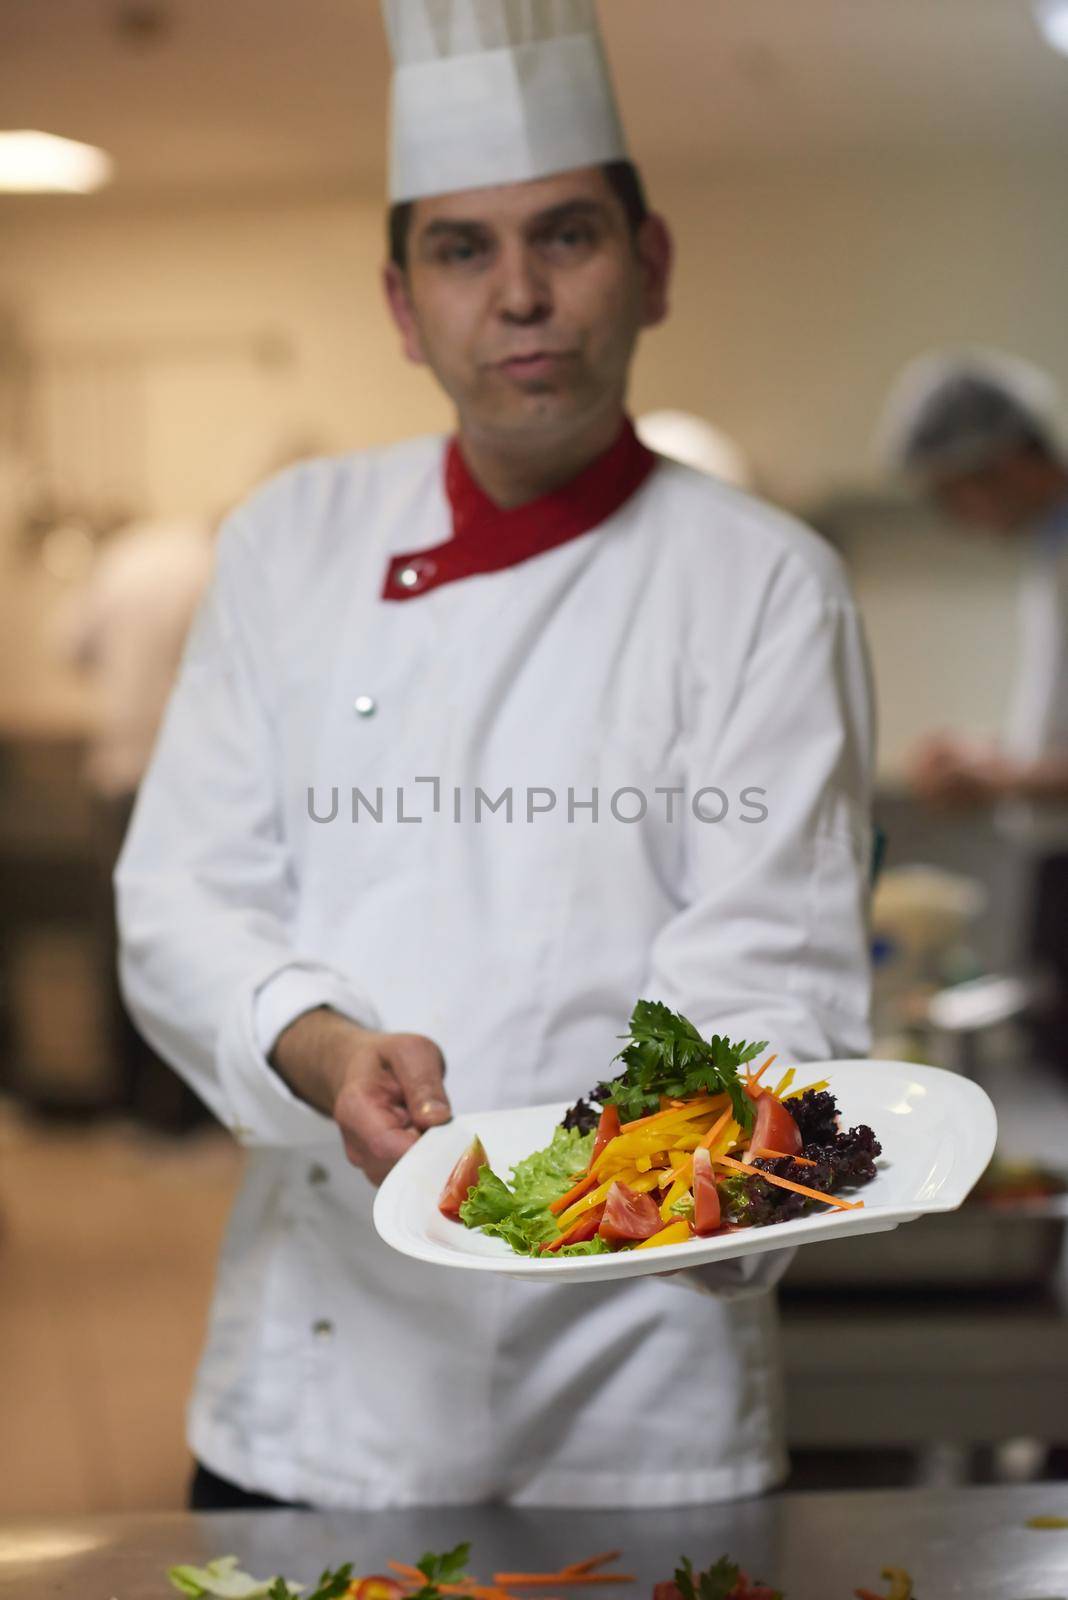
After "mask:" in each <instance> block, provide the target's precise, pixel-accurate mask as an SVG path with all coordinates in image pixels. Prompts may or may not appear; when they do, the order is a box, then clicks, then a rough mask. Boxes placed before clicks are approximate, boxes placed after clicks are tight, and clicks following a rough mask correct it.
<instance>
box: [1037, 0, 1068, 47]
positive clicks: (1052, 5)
mask: <svg viewBox="0 0 1068 1600" xmlns="http://www.w3.org/2000/svg"><path fill="white" fill-rule="evenodd" d="M1035 21H1036V22H1037V23H1038V26H1039V28H1040V30H1041V32H1042V37H1043V38H1044V39H1045V41H1046V43H1047V44H1048V45H1051V46H1052V48H1053V49H1054V50H1059V51H1060V52H1061V54H1062V55H1066V56H1068V0H1035Z"/></svg>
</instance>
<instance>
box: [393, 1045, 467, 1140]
mask: <svg viewBox="0 0 1068 1600" xmlns="http://www.w3.org/2000/svg"><path fill="white" fill-rule="evenodd" d="M389 1064H390V1066H391V1067H392V1069H393V1074H394V1076H395V1077H396V1079H397V1082H398V1083H399V1084H400V1086H401V1089H402V1090H403V1092H404V1098H405V1101H406V1102H407V1105H408V1112H409V1114H410V1116H411V1119H412V1121H413V1123H414V1124H415V1126H416V1127H417V1128H432V1127H435V1126H437V1124H438V1123H441V1122H448V1121H449V1120H450V1118H451V1117H452V1107H451V1106H450V1105H449V1099H448V1096H447V1095H446V1093H445V1085H444V1078H445V1057H444V1056H443V1055H442V1053H441V1051H440V1050H439V1049H438V1047H437V1045H436V1044H435V1043H434V1041H433V1039H426V1038H424V1037H423V1036H422V1034H416V1033H410V1034H401V1035H398V1036H395V1037H394V1038H393V1039H392V1040H391V1041H390V1051H389Z"/></svg>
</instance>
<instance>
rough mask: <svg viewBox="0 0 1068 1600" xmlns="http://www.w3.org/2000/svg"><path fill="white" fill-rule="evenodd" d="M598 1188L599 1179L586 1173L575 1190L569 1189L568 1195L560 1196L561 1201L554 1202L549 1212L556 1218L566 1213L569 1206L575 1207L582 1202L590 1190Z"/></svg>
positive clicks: (590, 1173)
mask: <svg viewBox="0 0 1068 1600" xmlns="http://www.w3.org/2000/svg"><path fill="white" fill-rule="evenodd" d="M596 1187H597V1179H596V1178H595V1177H594V1176H593V1173H592V1172H586V1173H584V1174H583V1176H582V1177H581V1178H580V1179H579V1181H578V1183H576V1185H575V1187H574V1188H573V1189H569V1190H568V1191H567V1193H566V1194H562V1195H561V1196H560V1198H559V1200H554V1201H553V1202H552V1204H551V1205H550V1207H549V1210H550V1211H551V1212H552V1214H553V1216H554V1217H558V1216H559V1215H560V1213H561V1211H566V1210H567V1209H568V1207H569V1206H573V1205H574V1204H575V1201H576V1200H581V1199H582V1197H583V1195H584V1194H589V1192H590V1190H591V1189H595V1188H596Z"/></svg>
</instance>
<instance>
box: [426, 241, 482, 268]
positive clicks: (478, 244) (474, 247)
mask: <svg viewBox="0 0 1068 1600" xmlns="http://www.w3.org/2000/svg"><path fill="white" fill-rule="evenodd" d="M487 253H488V247H487V244H486V241H485V240H483V239H475V238H467V237H466V236H457V237H455V238H446V239H437V240H435V242H434V244H433V246H432V249H431V255H430V259H431V260H432V261H433V262H435V263H436V264H437V265H438V266H443V267H469V266H475V265H478V263H480V262H481V261H483V260H484V259H485V257H486V255H487Z"/></svg>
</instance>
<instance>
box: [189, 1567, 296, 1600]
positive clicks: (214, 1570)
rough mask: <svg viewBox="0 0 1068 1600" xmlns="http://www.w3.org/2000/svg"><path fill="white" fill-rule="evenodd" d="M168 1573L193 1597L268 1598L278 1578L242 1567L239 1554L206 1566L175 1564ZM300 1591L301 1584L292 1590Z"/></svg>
mask: <svg viewBox="0 0 1068 1600" xmlns="http://www.w3.org/2000/svg"><path fill="white" fill-rule="evenodd" d="M167 1577H168V1578H169V1579H170V1582H171V1583H172V1584H173V1586H174V1587H175V1588H176V1589H177V1590H178V1592H179V1593H180V1594H184V1595H190V1596H192V1597H193V1600H266V1597H267V1596H268V1595H269V1594H270V1592H271V1589H272V1586H273V1585H274V1584H275V1582H276V1581H277V1580H276V1579H274V1578H253V1577H252V1576H251V1574H249V1573H247V1572H241V1571H239V1569H238V1565H237V1557H236V1556H217V1557H216V1559H215V1560H214V1561H209V1562H208V1563H207V1565H206V1566H203V1567H191V1566H179V1567H171V1568H169V1569H168V1572H167ZM299 1592H300V1591H299V1588H298V1589H293V1590H292V1591H291V1593H293V1594H297V1593H299Z"/></svg>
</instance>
